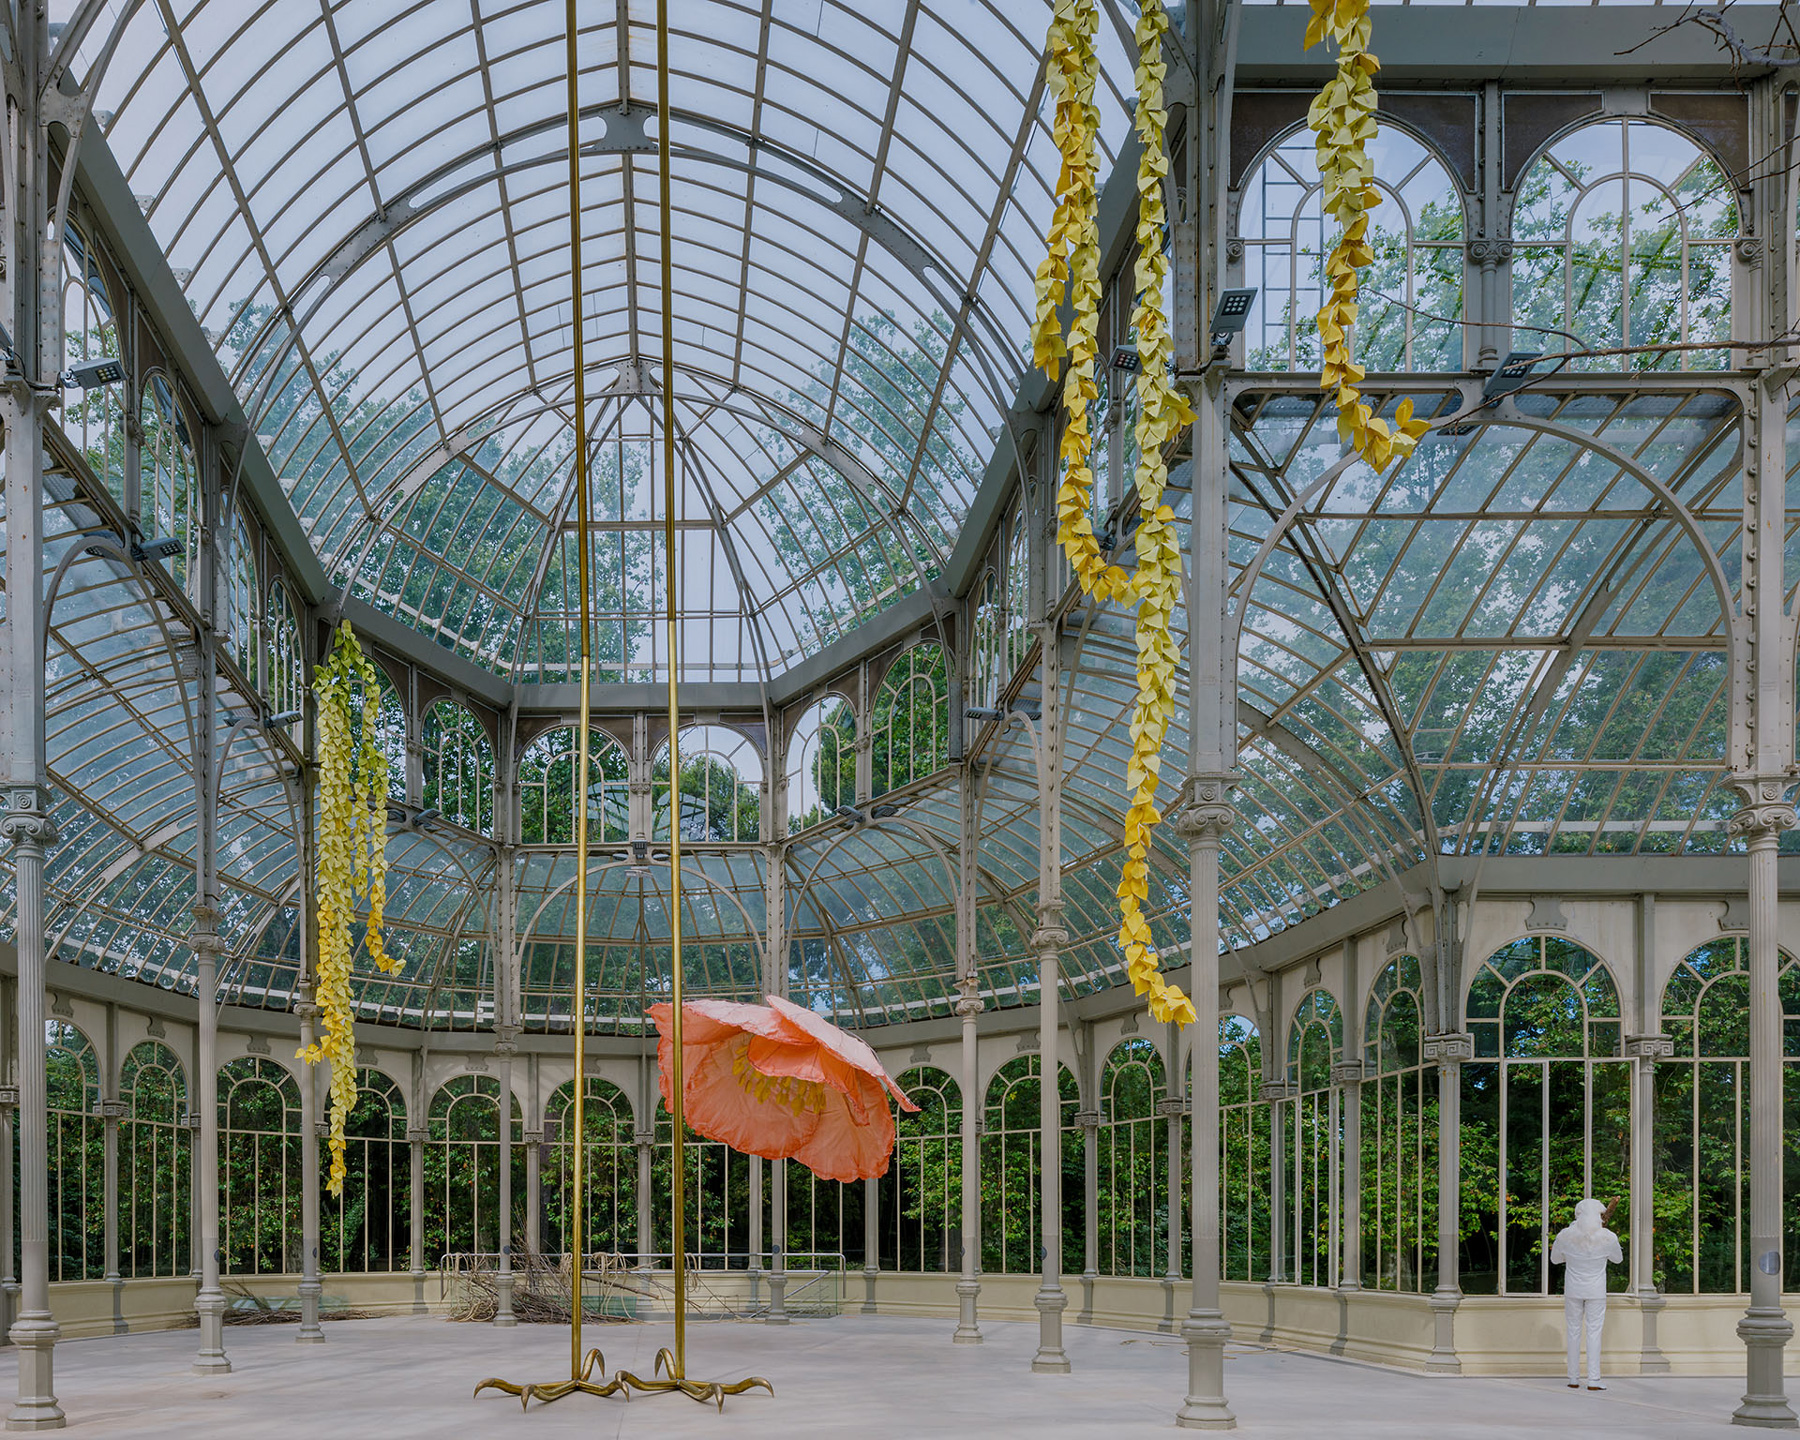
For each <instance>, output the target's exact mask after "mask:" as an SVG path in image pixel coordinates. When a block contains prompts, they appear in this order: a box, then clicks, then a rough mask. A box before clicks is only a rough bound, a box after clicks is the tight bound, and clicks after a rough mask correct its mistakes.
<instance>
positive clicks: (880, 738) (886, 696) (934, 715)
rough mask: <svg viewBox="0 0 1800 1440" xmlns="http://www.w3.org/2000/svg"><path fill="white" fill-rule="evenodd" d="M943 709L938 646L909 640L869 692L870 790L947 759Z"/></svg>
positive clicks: (893, 786)
mask: <svg viewBox="0 0 1800 1440" xmlns="http://www.w3.org/2000/svg"><path fill="white" fill-rule="evenodd" d="M949 713H950V704H949V672H948V670H947V669H946V666H945V660H944V647H943V646H941V645H938V644H936V643H934V642H930V641H927V642H926V643H925V644H922V645H915V646H913V647H912V649H910V650H908V651H906V653H905V654H903V655H901V656H900V658H899V659H897V660H896V661H894V663H893V665H892V667H890V668H889V670H888V672H887V677H886V678H885V679H884V680H883V681H882V682H881V688H880V689H879V690H877V691H876V692H875V714H874V723H873V725H872V727H871V734H872V736H873V746H872V751H871V757H870V758H871V763H872V766H873V783H872V785H871V787H870V792H871V793H872V794H875V795H885V794H886V793H887V792H888V791H890V790H897V789H899V788H900V787H901V786H902V785H910V784H911V783H912V782H913V781H914V780H922V779H924V777H925V776H927V775H930V774H932V773H933V772H935V771H938V770H941V769H943V768H944V766H946V765H948V764H949V763H950V733H949V726H948V717H949Z"/></svg>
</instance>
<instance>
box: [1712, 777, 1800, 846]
mask: <svg viewBox="0 0 1800 1440" xmlns="http://www.w3.org/2000/svg"><path fill="white" fill-rule="evenodd" d="M1739 788H1740V789H1742V790H1743V791H1744V793H1745V795H1746V796H1747V797H1748V799H1749V803H1748V804H1746V805H1745V806H1744V808H1743V809H1741V810H1739V811H1737V812H1735V813H1734V814H1733V815H1732V816H1731V817H1730V818H1729V819H1728V820H1727V821H1726V822H1725V824H1726V828H1727V829H1728V830H1729V831H1730V832H1731V833H1732V834H1733V835H1740V836H1742V837H1743V838H1744V839H1745V840H1747V841H1748V842H1749V843H1750V844H1752V845H1755V844H1756V843H1757V842H1758V841H1762V842H1763V843H1765V844H1771V845H1772V844H1777V843H1779V842H1780V840H1781V837H1782V834H1783V833H1784V832H1785V831H1788V830H1792V829H1793V828H1794V826H1795V825H1796V823H1800V816H1796V815H1795V813H1794V807H1793V806H1792V805H1791V804H1789V803H1788V801H1787V799H1786V797H1785V795H1784V793H1783V792H1784V789H1785V787H1784V786H1783V784H1782V783H1781V782H1780V781H1775V780H1764V781H1761V782H1759V783H1757V784H1745V783H1744V782H1741V781H1740V782H1739Z"/></svg>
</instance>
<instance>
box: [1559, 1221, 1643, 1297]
mask: <svg viewBox="0 0 1800 1440" xmlns="http://www.w3.org/2000/svg"><path fill="white" fill-rule="evenodd" d="M1608 1261H1611V1262H1612V1263H1613V1264H1615V1265H1622V1264H1624V1262H1625V1256H1624V1254H1623V1252H1621V1251H1620V1249H1619V1237H1618V1236H1617V1235H1615V1234H1613V1232H1612V1231H1610V1230H1608V1229H1607V1228H1606V1227H1605V1226H1601V1228H1600V1229H1598V1230H1590V1231H1587V1232H1586V1233H1583V1232H1582V1231H1580V1230H1578V1229H1576V1228H1575V1226H1573V1225H1571V1226H1569V1227H1568V1228H1567V1229H1565V1230H1561V1231H1559V1232H1558V1233H1557V1236H1556V1241H1555V1243H1554V1244H1552V1245H1551V1247H1550V1263H1551V1264H1552V1265H1561V1266H1564V1267H1565V1269H1564V1270H1563V1296H1564V1298H1566V1299H1569V1300H1604V1299H1605V1298H1606V1266H1607V1262H1608Z"/></svg>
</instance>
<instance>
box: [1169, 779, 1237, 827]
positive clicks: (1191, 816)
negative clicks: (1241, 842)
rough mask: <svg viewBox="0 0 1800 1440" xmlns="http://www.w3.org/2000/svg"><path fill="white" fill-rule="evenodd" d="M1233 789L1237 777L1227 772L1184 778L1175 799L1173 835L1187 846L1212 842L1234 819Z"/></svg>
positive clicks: (1235, 812) (1235, 815)
mask: <svg viewBox="0 0 1800 1440" xmlns="http://www.w3.org/2000/svg"><path fill="white" fill-rule="evenodd" d="M1236 788H1237V776H1236V775H1235V774H1231V773H1228V772H1223V771H1221V772H1215V773H1211V774H1203V775H1190V776H1188V777H1187V779H1186V780H1184V781H1182V784H1181V793H1180V795H1179V796H1177V797H1176V802H1175V803H1176V805H1177V807H1178V808H1177V810H1176V812H1175V815H1174V817H1173V818H1174V823H1175V833H1176V834H1177V835H1180V836H1182V837H1183V838H1184V839H1186V840H1187V842H1188V843H1189V844H1190V845H1196V844H1199V843H1201V842H1202V841H1207V840H1210V841H1214V842H1216V841H1217V840H1218V839H1219V837H1220V836H1222V835H1223V834H1224V833H1225V832H1226V831H1227V830H1229V829H1230V828H1231V826H1232V823H1233V822H1234V821H1235V820H1236V819H1237V818H1238V816H1237V809H1236V807H1235V806H1233V805H1232V803H1231V795H1232V791H1233V790H1235V789H1236Z"/></svg>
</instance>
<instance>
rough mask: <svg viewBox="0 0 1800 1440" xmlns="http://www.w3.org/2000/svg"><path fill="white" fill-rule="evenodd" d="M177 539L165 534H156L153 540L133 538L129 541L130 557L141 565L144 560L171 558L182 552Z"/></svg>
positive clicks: (180, 544)
mask: <svg viewBox="0 0 1800 1440" xmlns="http://www.w3.org/2000/svg"><path fill="white" fill-rule="evenodd" d="M182 549H183V546H182V543H181V542H180V541H179V540H174V539H171V538H170V537H169V536H167V535H158V536H157V537H156V538H155V539H154V540H134V541H132V542H131V558H132V559H133V560H135V561H137V563H138V564H140V565H142V564H143V563H144V562H145V561H146V560H173V559H174V558H175V557H176V556H177V555H179V554H180V553H181V552H182Z"/></svg>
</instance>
